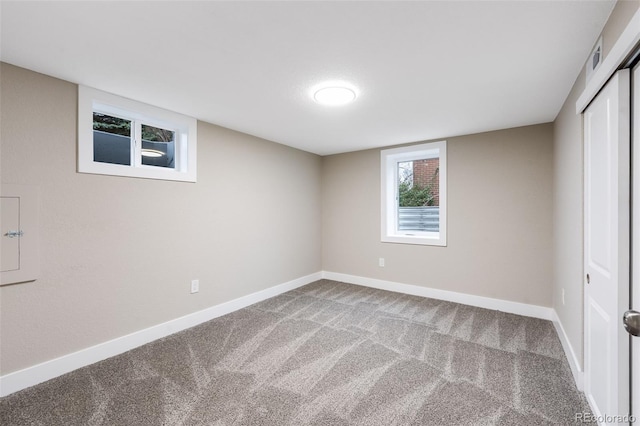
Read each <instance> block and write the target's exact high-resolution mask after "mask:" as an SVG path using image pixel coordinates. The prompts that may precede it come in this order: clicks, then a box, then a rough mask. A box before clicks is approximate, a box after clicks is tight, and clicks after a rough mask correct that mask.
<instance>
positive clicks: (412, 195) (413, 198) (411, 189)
mask: <svg viewBox="0 0 640 426" xmlns="http://www.w3.org/2000/svg"><path fill="white" fill-rule="evenodd" d="M398 192H399V198H400V200H399V205H400V207H422V206H433V203H434V202H435V197H434V196H433V191H432V189H431V185H425V186H420V185H411V184H410V183H409V182H401V183H400V185H399V186H398Z"/></svg>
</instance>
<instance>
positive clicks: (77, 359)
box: [0, 272, 322, 397]
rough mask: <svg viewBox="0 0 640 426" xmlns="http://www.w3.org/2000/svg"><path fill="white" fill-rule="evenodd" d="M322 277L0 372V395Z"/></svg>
mask: <svg viewBox="0 0 640 426" xmlns="http://www.w3.org/2000/svg"><path fill="white" fill-rule="evenodd" d="M321 278H322V273H321V272H316V273H314V274H311V275H307V276H304V277H300V278H297V279H295V280H292V281H288V282H286V283H283V284H279V285H276V286H273V287H270V288H267V289H265V290H261V291H258V292H256V293H252V294H249V295H247V296H243V297H239V298H237V299H234V300H231V301H229V302H225V303H221V304H219V305H215V306H212V307H210V308H207V309H203V310H201V311H198V312H194V313H192V314H188V315H185V316H183V317H180V318H176V319H173V320H171V321H167V322H165V323H162V324H158V325H155V326H153V327H149V328H146V329H144V330H140V331H136V332H134V333H131V334H128V335H126V336H122V337H118V338H116V339H113V340H109V341H107V342H104V343H100V344H98V345H95V346H92V347H90V348H86V349H82V350H80V351H77V352H74V353H70V354H68V355H64V356H61V357H59V358H55V359H52V360H50V361H46V362H43V363H41V364H37V365H34V366H32V367H28V368H25V369H23V370H19V371H16V372H13V373H9V374H6V375H4V376H0V397H2V396H6V395H9V394H12V393H14V392H17V391H19V390H22V389H26V388H28V387H30V386H34V385H37V384H38V383H42V382H45V381H47V380H50V379H53V378H54V377H58V376H61V375H63V374H66V373H69V372H71V371H73V370H77V369H78V368H81V367H85V366H87V365H90V364H93V363H96V362H98V361H102V360H104V359H107V358H110V357H112V356H115V355H119V354H121V353H123V352H126V351H128V350H131V349H134V348H137V347H139V346H142V345H144V344H147V343H149V342H152V341H154V340H157V339H160V338H162V337H166V336H169V335H170V334H173V333H177V332H178V331H182V330H185V329H187V328H190V327H193V326H196V325H198V324H202V323H203V322H206V321H209V320H212V319H214V318H217V317H220V316H222V315H226V314H228V313H230V312H233V311H237V310H238V309H242V308H244V307H246V306H249V305H253V304H254V303H258V302H261V301H263V300H265V299H268V298H270V297H274V296H277V295H279V294H282V293H284V292H287V291H290V290H294V289H296V288H298V287H302V286H303V285H306V284H309V283H312V282H314V281H317V280H319V279H321Z"/></svg>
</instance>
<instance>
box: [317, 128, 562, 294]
mask: <svg viewBox="0 0 640 426" xmlns="http://www.w3.org/2000/svg"><path fill="white" fill-rule="evenodd" d="M552 149H553V146H552V127H551V125H550V124H543V125H537V126H529V127H522V128H516V129H508V130H500V131H496V132H489V133H482V134H477V135H470V136H463V137H455V138H449V139H447V155H448V162H447V166H448V169H449V170H448V183H447V185H448V221H449V223H448V234H447V238H448V246H447V247H430V246H416V245H406V244H391V243H381V242H380V150H379V149H375V150H368V151H359V152H353V153H347V154H339V155H333V156H329V157H325V158H324V161H323V166H322V182H323V187H322V206H323V213H322V220H323V248H322V263H323V269H324V270H326V271H331V272H338V273H345V274H352V275H357V276H363V277H368V278H376V279H382V280H389V281H395V282H400V283H405V284H414V285H419V286H424V287H430V288H436V289H443V290H449V291H455V292H461V293H467V294H472V295H478V296H486V297H493V298H498V299H504V300H510V301H515V302H522V303H530V304H534V305H541V306H551V241H552V237H551V229H552V225H551V188H552V169H551V165H552V158H551V156H552ZM379 257H383V258H385V261H386V262H385V263H386V266H385V267H384V268H381V267H379V266H378V258H379Z"/></svg>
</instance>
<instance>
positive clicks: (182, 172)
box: [78, 86, 197, 182]
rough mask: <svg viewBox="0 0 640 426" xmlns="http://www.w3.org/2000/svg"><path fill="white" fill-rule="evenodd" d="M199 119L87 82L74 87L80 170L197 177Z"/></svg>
mask: <svg viewBox="0 0 640 426" xmlns="http://www.w3.org/2000/svg"><path fill="white" fill-rule="evenodd" d="M196 148H197V121H196V120H195V119H194V118H191V117H187V116H184V115H181V114H178V113H175V112H171V111H167V110H165V109H161V108H157V107H154V106H151V105H147V104H144V103H141V102H136V101H133V100H130V99H126V98H122V97H120V96H116V95H112V94H110V93H106V92H102V91H100V90H96V89H92V88H89V87H84V86H80V87H79V89H78V172H80V173H94V174H103V175H114V176H128V177H138V178H147V179H163V180H176V181H185V182H195V181H196Z"/></svg>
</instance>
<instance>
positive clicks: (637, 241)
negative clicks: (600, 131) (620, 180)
mask: <svg viewBox="0 0 640 426" xmlns="http://www.w3.org/2000/svg"><path fill="white" fill-rule="evenodd" d="M632 100H633V109H632V110H633V117H632V119H631V120H632V123H633V124H632V126H633V127H632V128H633V227H632V228H633V249H632V253H633V265H632V271H633V283H632V288H631V295H632V300H631V309H633V310H635V311H637V312H640V65H636V67H635V69H634V70H633V93H632ZM631 345H632V346H631V372H632V379H631V396H632V399H631V414H633V416H634V417H635V418H636V419H640V337H633V338H631ZM636 421H638V420H636Z"/></svg>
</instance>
